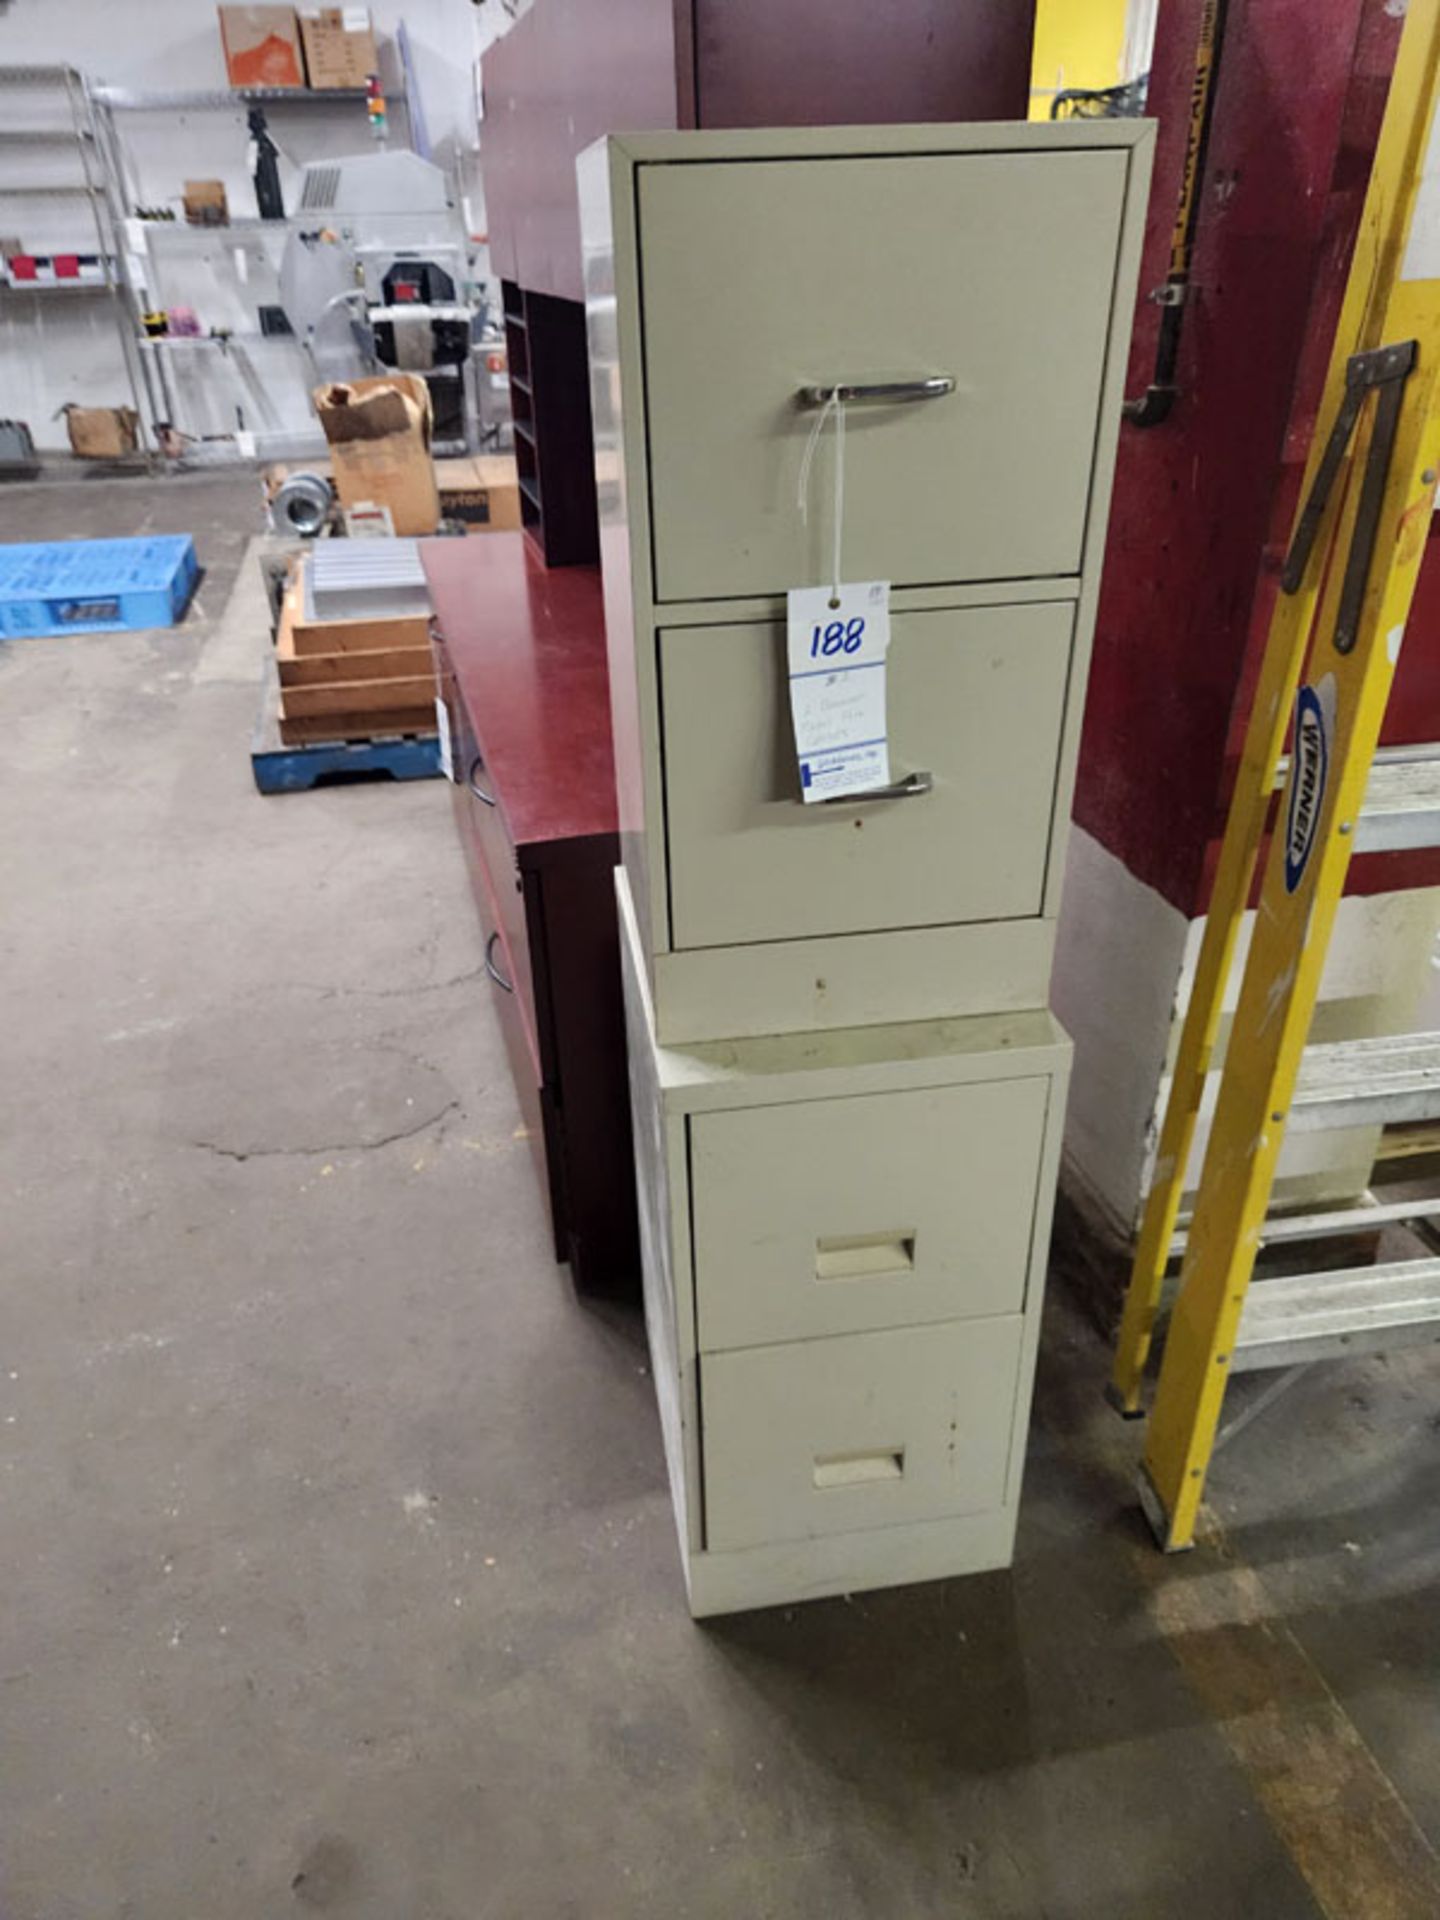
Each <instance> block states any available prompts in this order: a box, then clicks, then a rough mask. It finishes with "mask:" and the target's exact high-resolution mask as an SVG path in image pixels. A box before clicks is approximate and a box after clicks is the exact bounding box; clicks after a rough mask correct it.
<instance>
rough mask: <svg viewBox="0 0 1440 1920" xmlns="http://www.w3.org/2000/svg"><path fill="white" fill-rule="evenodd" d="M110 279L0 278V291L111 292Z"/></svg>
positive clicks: (47, 297)
mask: <svg viewBox="0 0 1440 1920" xmlns="http://www.w3.org/2000/svg"><path fill="white" fill-rule="evenodd" d="M114 291H115V285H114V282H113V281H110V280H0V293H43V294H44V296H45V298H46V299H47V300H48V299H49V298H50V296H51V294H52V293H113V292H114Z"/></svg>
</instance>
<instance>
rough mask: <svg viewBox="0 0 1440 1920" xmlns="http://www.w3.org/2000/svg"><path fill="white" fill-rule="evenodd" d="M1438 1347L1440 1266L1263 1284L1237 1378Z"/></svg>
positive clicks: (1247, 1312)
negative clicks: (1346, 1357)
mask: <svg viewBox="0 0 1440 1920" xmlns="http://www.w3.org/2000/svg"><path fill="white" fill-rule="evenodd" d="M1434 1340H1440V1259H1433V1260H1400V1261H1396V1262H1394V1263H1392V1264H1390V1265H1388V1266H1378V1267H1347V1268H1345V1269H1344V1270H1343V1271H1341V1272H1337V1273H1297V1274H1290V1275H1287V1276H1286V1277H1285V1278H1283V1279H1276V1280H1258V1281H1256V1282H1255V1283H1254V1284H1253V1285H1252V1286H1251V1288H1250V1291H1249V1293H1248V1294H1247V1295H1246V1296H1245V1309H1244V1312H1243V1313H1242V1314H1241V1317H1240V1332H1239V1335H1238V1337H1237V1339H1236V1341H1235V1351H1234V1353H1233V1354H1232V1355H1231V1357H1230V1371H1231V1372H1232V1373H1254V1372H1258V1371H1259V1370H1260V1369H1261V1368H1264V1367H1290V1366H1295V1365H1297V1364H1298V1363H1300V1362H1301V1361H1308V1360H1336V1359H1339V1358H1341V1357H1342V1356H1344V1355H1346V1354H1354V1353H1388V1352H1393V1351H1394V1350H1395V1349H1396V1348H1398V1347H1413V1346H1421V1345H1425V1344H1427V1343H1428V1342H1430V1341H1434Z"/></svg>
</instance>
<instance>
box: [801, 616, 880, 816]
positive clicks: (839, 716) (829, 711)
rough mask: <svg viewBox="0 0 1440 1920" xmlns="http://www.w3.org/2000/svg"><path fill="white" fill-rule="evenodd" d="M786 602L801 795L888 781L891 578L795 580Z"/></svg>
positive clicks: (833, 795)
mask: <svg viewBox="0 0 1440 1920" xmlns="http://www.w3.org/2000/svg"><path fill="white" fill-rule="evenodd" d="M786 608H787V631H788V655H789V663H790V713H791V717H792V718H793V720H794V722H795V751H796V754H797V756H798V758H799V761H800V793H801V797H802V798H803V799H804V800H805V801H806V802H807V803H808V802H809V801H812V800H834V799H837V798H839V797H840V796H842V795H844V794H847V793H866V792H868V791H869V790H870V789H871V788H872V787H888V786H889V784H890V749H889V745H888V742H887V740H886V733H885V655H886V652H887V650H888V648H889V646H890V582H889V581H888V580H862V581H859V582H852V583H851V584H850V585H849V586H838V587H792V588H791V589H790V592H789V593H788V594H787V595H786Z"/></svg>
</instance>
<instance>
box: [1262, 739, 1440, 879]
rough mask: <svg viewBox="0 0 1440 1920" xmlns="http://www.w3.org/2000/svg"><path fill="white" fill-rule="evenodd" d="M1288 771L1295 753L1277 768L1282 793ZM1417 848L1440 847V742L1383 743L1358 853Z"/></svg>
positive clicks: (1358, 837) (1370, 785)
mask: <svg viewBox="0 0 1440 1920" xmlns="http://www.w3.org/2000/svg"><path fill="white" fill-rule="evenodd" d="M1289 771H1290V756H1289V754H1282V755H1281V757H1280V760H1279V762H1278V763H1277V765H1276V768H1275V787H1276V791H1277V792H1278V791H1279V789H1280V788H1281V787H1283V786H1284V784H1285V776H1286V774H1287V773H1288V772H1289ZM1414 847H1440V745H1430V744H1422V745H1418V746H1409V747H1381V748H1380V750H1379V752H1378V753H1377V754H1376V755H1375V758H1374V760H1373V761H1372V762H1371V766H1370V778H1369V780H1368V781H1367V782H1366V784H1365V804H1364V806H1362V807H1361V809H1360V820H1359V824H1358V825H1357V827H1356V829H1355V851H1356V853H1395V852H1398V851H1400V850H1401V849H1404V848H1414Z"/></svg>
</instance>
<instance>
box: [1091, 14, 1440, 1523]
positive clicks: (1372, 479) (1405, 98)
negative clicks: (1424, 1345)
mask: <svg viewBox="0 0 1440 1920" xmlns="http://www.w3.org/2000/svg"><path fill="white" fill-rule="evenodd" d="M1437 97H1440V0H1412V5H1411V6H1410V9H1409V11H1408V14H1407V17H1406V22H1405V26H1404V29H1403V33H1402V38H1401V43H1400V50H1399V55H1398V58H1397V61H1396V66H1395V72H1394V76H1393V78H1392V81H1391V86H1390V92H1389V96H1388V99H1387V104H1386V110H1385V118H1384V124H1383V126H1382V128H1381V132H1380V138H1379V141H1378V143H1377V147H1376V153H1375V160H1374V165H1373V167H1372V170H1371V178H1370V183H1369V187H1368V190H1367V193H1366V200H1365V207H1364V210H1363V213H1362V216H1361V221H1360V227H1359V231H1358V234H1357V238H1356V243H1355V251H1354V258H1353V260H1352V263H1351V270H1350V275H1349V279H1348V281H1347V285H1346V291H1345V298H1344V302H1343V305H1342V308H1341V313H1340V318H1339V322H1338V324H1337V327H1336V335H1335V343H1334V347H1333V350H1332V354H1331V359H1330V365H1329V371H1328V373H1327V377H1326V382H1325V390H1324V394H1323V397H1322V400H1321V405H1320V409H1319V413H1318V418H1319V419H1321V420H1324V421H1328V422H1331V423H1333V424H1332V425H1331V427H1330V429H1329V433H1328V437H1326V438H1325V439H1323V440H1322V439H1321V438H1320V437H1319V436H1318V435H1317V436H1316V438H1315V441H1314V443H1313V444H1312V446H1311V448H1310V452H1309V457H1308V459H1307V462H1306V472H1305V480H1304V485H1303V488H1302V501H1303V505H1302V507H1301V509H1300V513H1299V515H1298V517H1297V520H1296V526H1295V533H1294V536H1293V538H1292V541H1291V546H1290V551H1289V554H1288V556H1287V560H1286V566H1285V572H1284V577H1283V583H1282V584H1283V590H1282V592H1281V594H1280V595H1279V596H1278V598H1277V600H1276V604H1275V608H1274V612H1273V615H1272V619H1271V625H1270V633H1269V636H1268V639H1267V642H1266V647H1265V653H1264V656H1263V659H1262V662H1261V669H1260V675H1259V680H1258V683H1257V686H1256V690H1255V695H1254V700H1253V703H1252V707H1251V711H1250V716H1249V720H1248V724H1247V727H1246V734H1245V743H1244V748H1243V751H1242V754H1241V761H1240V768H1239V772H1238V775H1237V778H1236V782H1235V790H1234V794H1233V796H1232V800H1231V806H1230V813H1229V818H1228V820H1227V823H1226V829H1225V836H1224V840H1223V843H1222V846H1221V852H1220V859H1219V863H1218V866H1217V870H1216V876H1215V883H1214V888H1213V892H1212V898H1211V902H1210V909H1209V913H1208V914H1207V917H1206V926H1205V934H1204V938H1203V941H1202V944H1201V950H1200V957H1199V961H1198V963H1197V967H1196V974H1195V983H1194V987H1193V989H1192V992H1191V998H1190V1005H1189V1008H1188V1010H1187V1014H1186V1019H1185V1024H1184V1028H1183V1031H1182V1034H1181V1040H1180V1046H1179V1049H1178V1052H1177V1056H1176V1062H1175V1070H1174V1074H1173V1077H1172V1080H1171V1086H1170V1096H1169V1101H1168V1104H1167V1108H1166V1113H1165V1120H1164V1125H1163V1127H1162V1130H1161V1136H1160V1143H1159V1150H1158V1153H1157V1157H1156V1166H1155V1174H1154V1178H1153V1180H1152V1184H1151V1189H1150V1193H1149V1195H1148V1197H1147V1201H1146V1207H1145V1214H1144V1220H1143V1223H1142V1227H1141V1233H1140V1238H1139V1244H1138V1247H1137V1251H1136V1256H1135V1264H1134V1269H1133V1271H1132V1274H1131V1281H1130V1288H1129V1292H1128V1295H1127V1298H1126V1305H1125V1314H1124V1319H1123V1322H1122V1326H1121V1332H1120V1341H1119V1345H1118V1348H1117V1353H1116V1359H1115V1367H1114V1371H1113V1374H1112V1379H1111V1385H1110V1397H1111V1398H1112V1400H1114V1401H1115V1403H1116V1404H1117V1405H1118V1406H1119V1407H1120V1408H1121V1410H1122V1411H1123V1412H1125V1413H1127V1414H1132V1415H1133V1414H1136V1413H1138V1412H1139V1411H1140V1387H1141V1381H1142V1378H1143V1374H1144V1368H1145V1363H1146V1359H1147V1357H1148V1354H1149V1350H1150V1345H1151V1341H1152V1337H1153V1334H1154V1330H1155V1327H1156V1323H1157V1320H1158V1317H1159V1314H1160V1311H1161V1305H1162V1299H1163V1295H1164V1291H1165V1282H1166V1270H1167V1266H1168V1263H1169V1258H1170V1253H1171V1247H1172V1244H1173V1242H1174V1240H1175V1237H1176V1226H1177V1222H1178V1215H1179V1209H1180V1201H1181V1196H1182V1192H1183V1187H1184V1179H1185V1171H1186V1166H1187V1162H1188V1159H1189V1153H1190V1147H1191V1144H1192V1142H1193V1139H1194V1132H1195V1125H1196V1121H1197V1118H1198V1115H1199V1110H1200V1103H1201V1099H1202V1097H1203V1095H1204V1092H1205V1088H1206V1084H1207V1081H1208V1079H1209V1077H1210V1072H1211V1061H1212V1057H1213V1056H1214V1054H1215V1051H1216V1044H1217V1041H1218V1038H1219V1031H1220V1023H1221V1011H1222V1006H1223V1000H1224V992H1225V984H1226V980H1227V978H1228V975H1229V972H1230V968H1231V964H1232V962H1233V959H1234V956H1235V951H1236V946H1237V942H1238V936H1239V930H1240V926H1241V923H1242V921H1243V918H1244V915H1245V910H1246V903H1247V900H1248V898H1249V893H1250V885H1251V880H1252V878H1253V875H1254V872H1255V868H1256V863H1257V860H1258V858H1259V854H1260V849H1261V845H1262V842H1263V840H1264V837H1265V833H1266V828H1267V822H1268V818H1269V815H1270V811H1271V808H1272V805H1273V800H1274V793H1275V789H1276V785H1277V781H1279V782H1282V783H1283V788H1284V799H1283V802H1282V805H1281V810H1280V814H1279V817H1278V819H1277V821H1276V825H1275V831H1274V833H1273V835H1272V838H1271V844H1270V849H1269V852H1268V855H1267V857H1266V861H1265V871H1264V880H1263V883H1262V887H1261V893H1260V903H1259V910H1258V912H1257V915H1256V921H1255V929H1254V934H1253V938H1252V941H1251V945H1250V951H1249V956H1248V958H1247V961H1246V966H1245V972H1244V977H1243V980H1242V984H1241V988H1240V996H1239V1002H1238V1005H1237V1008H1236V1012H1235V1016H1234V1021H1233V1024H1232V1028H1231V1034H1230V1039H1229V1044H1228V1046H1227V1047H1226V1050H1225V1063H1224V1066H1223V1068H1222V1069H1221V1071H1220V1079H1219V1092H1218V1096H1217V1100H1216V1106H1215V1115H1214V1120H1213V1122H1212V1126H1211V1133H1210V1140H1209V1145H1208V1148H1207V1152H1206V1156H1205V1164H1204V1168H1203V1171H1202V1174H1201V1179H1200V1186H1199V1190H1198V1192H1197V1195H1196V1200H1195V1207H1194V1214H1193V1218H1192V1222H1191V1227H1190V1231H1189V1233H1188V1235H1187V1236H1186V1238H1185V1240H1184V1242H1183V1261H1182V1267H1181V1273H1180V1281H1179V1286H1178V1289H1177V1291H1176V1295H1175V1301H1174V1307H1173V1309H1172V1311H1171V1314H1170V1325H1169V1333H1168V1337H1167V1340H1166V1345H1165V1355H1164V1360H1163V1362H1162V1365H1161V1370H1160V1377H1159V1382H1158V1386H1157V1390H1156V1394H1155V1399H1154V1404H1153V1407H1152V1410H1151V1414H1150V1423H1149V1430H1148V1433H1147V1437H1146V1446H1145V1459H1144V1464H1143V1466H1142V1469H1141V1474H1140V1495H1141V1502H1142V1505H1143V1506H1144V1509H1145V1512H1146V1514H1147V1517H1148V1518H1149V1519H1150V1522H1151V1525H1152V1527H1153V1528H1154V1530H1155V1533H1156V1535H1157V1538H1158V1539H1159V1541H1160V1544H1161V1545H1162V1546H1163V1547H1164V1548H1166V1549H1167V1550H1170V1551H1175V1550H1178V1549H1181V1548H1184V1547H1187V1546H1189V1545H1191V1544H1192V1542H1193V1538H1194V1530H1195V1523H1196V1518H1197V1514H1198V1511H1199V1505H1200V1499H1201V1496H1202V1494H1203V1491H1204V1484H1205V1476H1206V1473H1207V1471H1208V1469H1209V1464H1210V1457H1211V1453H1212V1451H1213V1448H1214V1444H1215V1438H1216V1433H1217V1430H1218V1427H1219V1419H1220V1413H1221V1409H1222V1406H1223V1402H1224V1395H1225V1388H1226V1384H1227V1382H1228V1379H1229V1377H1230V1375H1231V1373H1232V1372H1234V1371H1236V1370H1237V1369H1242V1370H1243V1369H1244V1368H1247V1367H1248V1368H1252V1369H1253V1368H1259V1367H1264V1366H1288V1365H1291V1364H1293V1362H1294V1360H1295V1359H1296V1358H1297V1357H1309V1356H1313V1357H1325V1356H1331V1355H1334V1354H1336V1353H1349V1352H1354V1351H1357V1350H1364V1351H1373V1350H1376V1349H1377V1348H1379V1347H1381V1346H1385V1347H1393V1346H1396V1345H1401V1344H1410V1343H1412V1342H1414V1341H1416V1340H1425V1339H1431V1338H1434V1337H1436V1332H1437V1327H1440V1261H1435V1260H1431V1259H1429V1258H1426V1259H1420V1260H1416V1261H1413V1262H1411V1261H1404V1262H1395V1263H1390V1264H1387V1265H1384V1266H1379V1267H1374V1268H1361V1269H1347V1270H1345V1271H1343V1272H1340V1273H1334V1272H1331V1273H1323V1272H1316V1273H1311V1274H1302V1275H1298V1276H1291V1277H1290V1278H1288V1279H1284V1280H1277V1279H1271V1280H1264V1281H1262V1282H1260V1283H1259V1284H1258V1285H1256V1286H1255V1287H1254V1288H1253V1289H1252V1287H1251V1279H1252V1275H1253V1271H1254V1264H1255V1256H1256V1253H1257V1250H1258V1248H1259V1246H1260V1245H1261V1243H1262V1241H1264V1240H1265V1239H1267V1238H1268V1239H1270V1240H1271V1241H1274V1240H1275V1239H1276V1238H1278V1237H1280V1236H1281V1235H1283V1234H1284V1232H1285V1227H1284V1225H1283V1224H1282V1223H1281V1222H1280V1221H1278V1220H1275V1219H1273V1218H1270V1217H1267V1216H1268V1211H1269V1205H1270V1199H1271V1194H1272V1191H1273V1186H1274V1179H1275V1169H1276V1164H1277V1161H1278V1158H1279V1154H1280V1149H1281V1146H1282V1144H1283V1142H1284V1139H1285V1136H1286V1132H1287V1130H1288V1129H1289V1128H1290V1127H1292V1126H1294V1127H1309V1128H1318V1127H1323V1126H1347V1125H1358V1124H1368V1123H1370V1122H1373V1121H1376V1120H1381V1121H1384V1120H1396V1119H1401V1118H1405V1119H1419V1118H1427V1117H1435V1116H1436V1115H1440V1037H1437V1036H1435V1035H1418V1036H1407V1037H1405V1038H1403V1039H1397V1040H1383V1039H1382V1040H1363V1041H1351V1042H1342V1043H1339V1044H1332V1045H1329V1046H1324V1047H1312V1048H1308V1049H1307V1047H1306V1041H1307V1037H1308V1033H1309V1027H1310V1021H1311V1017H1312V1015H1313V1012H1314V1007H1315V1002H1316V998H1317V995H1318V990H1319V983H1320V974H1321V969H1322V967H1323V964H1324V958H1325V952H1326V949H1327V947H1328V945H1329V939H1330V933H1331V930H1332V927H1333V925H1334V918H1335V913H1336V910H1337V908H1338V905H1339V900H1340V896H1341V893H1342V892H1343V889H1344V882H1345V876H1346V873H1347V871H1348V868H1349V862H1350V858H1351V855H1352V854H1353V852H1354V851H1355V849H1356V847H1357V846H1359V847H1364V848H1366V849H1368V850H1380V849H1384V848H1396V847H1414V846H1431V845H1434V844H1436V842H1437V839H1440V753H1437V750H1436V749H1434V748H1428V747H1422V748H1411V749H1401V750H1399V751H1392V752H1387V753H1383V754H1377V750H1376V749H1377V741H1378V736H1379V732H1380V727H1381V723H1382V720H1383V718H1384V710H1385V703H1386V700H1387V698H1388V695H1389V690H1390V684H1391V680H1392V678H1393V674H1394V668H1395V663H1396V659H1397V657H1398V655H1399V652H1400V646H1401V642H1402V641H1403V638H1404V634H1405V624H1406V620H1407V618H1408V615H1409V611H1410V605H1411V600H1412V598H1413V593H1414V587H1415V581H1416V578H1417V576H1418V573H1419V568H1420V559H1421V555H1422V553H1423V549H1424V545H1425V536H1426V534H1427V532H1428V529H1429V525H1430V519H1431V515H1432V514H1433V512H1434V505H1435V492H1436V479H1437V469H1440V384H1437V369H1440V125H1437V114H1436V102H1437ZM1302 676H1303V683H1302ZM1292 717H1293V722H1294V746H1293V748H1292V749H1291V758H1290V760H1289V761H1288V762H1286V761H1285V760H1284V749H1285V746H1286V739H1287V735H1288V734H1289V732H1290V730H1291V722H1292ZM1339 1211H1340V1212H1342V1213H1343V1214H1345V1215H1346V1216H1349V1215H1350V1214H1352V1213H1354V1214H1356V1215H1357V1216H1358V1218H1359V1219H1360V1220H1364V1221H1366V1222H1367V1223H1375V1224H1378V1217H1377V1216H1378V1213H1379V1211H1381V1209H1380V1208H1378V1207H1377V1208H1375V1209H1367V1208H1364V1207H1362V1208H1359V1209H1343V1210H1339ZM1435 1211H1436V1212H1440V1208H1437V1209H1435ZM1402 1217H1403V1218H1404V1219H1407V1220H1409V1219H1414V1218H1415V1217H1416V1215H1415V1213H1414V1211H1413V1209H1411V1210H1407V1211H1406V1213H1405V1214H1404V1215H1403V1216H1402ZM1320 1218H1321V1216H1314V1215H1312V1216H1310V1219H1309V1222H1308V1224H1307V1226H1306V1227H1305V1228H1304V1229H1302V1230H1300V1231H1297V1232H1296V1233H1295V1234H1294V1237H1295V1238H1297V1239H1299V1238H1307V1237H1308V1238H1318V1237H1321V1236H1320V1234H1318V1233H1317V1232H1316V1231H1315V1229H1316V1226H1317V1223H1318V1221H1319V1220H1320ZM1327 1230H1328V1229H1327ZM1351 1230H1352V1223H1351V1221H1350V1219H1349V1218H1348V1217H1347V1218H1346V1219H1345V1220H1344V1221H1343V1222H1340V1223H1337V1224H1336V1225H1335V1227H1334V1231H1336V1232H1347V1231H1351Z"/></svg>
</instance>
